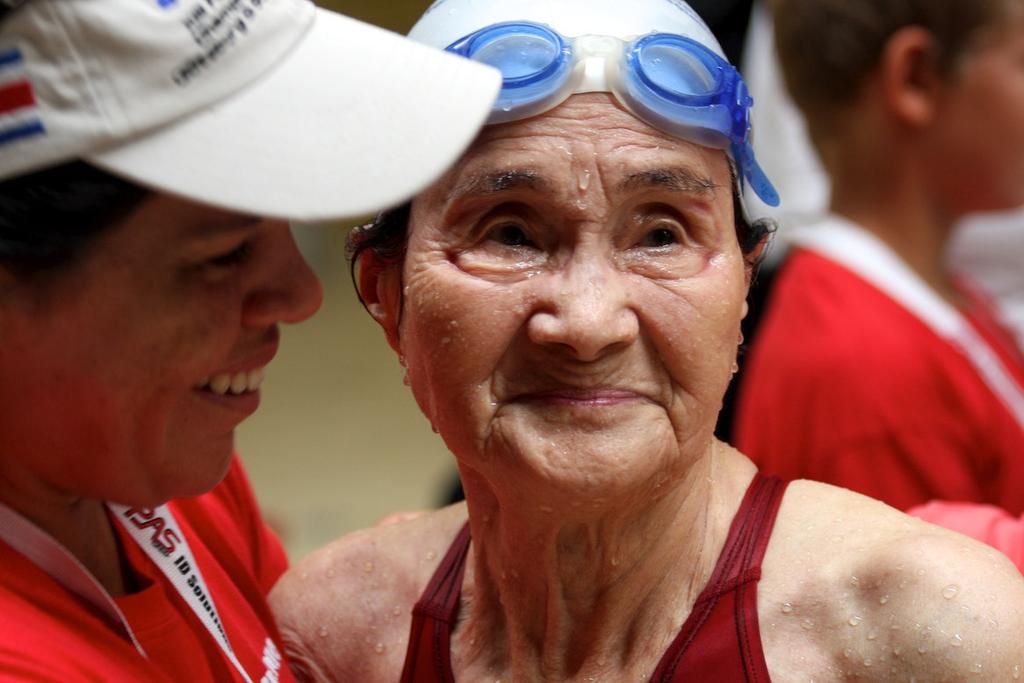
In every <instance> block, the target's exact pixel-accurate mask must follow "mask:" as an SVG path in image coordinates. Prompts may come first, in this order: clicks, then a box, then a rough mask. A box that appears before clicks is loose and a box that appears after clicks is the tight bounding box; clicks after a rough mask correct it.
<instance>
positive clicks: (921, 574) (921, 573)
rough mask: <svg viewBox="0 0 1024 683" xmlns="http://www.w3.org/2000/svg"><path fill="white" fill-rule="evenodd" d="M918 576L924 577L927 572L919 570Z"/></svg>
mask: <svg viewBox="0 0 1024 683" xmlns="http://www.w3.org/2000/svg"><path fill="white" fill-rule="evenodd" d="M917 575H918V576H924V575H925V571H924V570H923V569H918V570H917Z"/></svg>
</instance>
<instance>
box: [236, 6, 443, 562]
mask: <svg viewBox="0 0 1024 683" xmlns="http://www.w3.org/2000/svg"><path fill="white" fill-rule="evenodd" d="M319 4H321V5H323V6H325V7H329V8H330V9H333V10H336V11H340V12H343V13H345V14H348V15H349V16H352V17H356V18H358V19H363V20H365V21H369V22H372V23H375V24H378V25H380V26H384V27H386V28H389V29H391V30H395V31H399V32H402V33H404V32H405V31H407V30H408V28H409V27H410V26H411V25H412V23H413V22H414V21H415V19H416V17H418V16H419V14H420V13H422V12H423V10H425V9H426V7H427V5H428V4H429V3H428V2H427V1H426V0H418V1H415V2H413V1H402V0H375V1H373V2H370V1H359V2H357V1H355V0H352V1H340V0H335V1H334V2H326V1H324V2H321V3H319ZM353 66H354V67H356V68H358V65H353ZM348 227H349V226H340V225H339V226H329V227H323V226H317V227H313V226H296V228H295V234H296V237H297V238H298V240H299V242H300V245H301V246H302V248H303V250H304V252H305V253H306V254H307V257H308V258H309V260H310V262H311V263H312V264H313V266H314V268H315V269H316V270H317V272H318V274H319V275H320V277H321V279H322V281H323V284H324V305H323V308H321V310H320V312H319V313H317V314H316V315H315V316H314V317H313V318H312V319H310V320H309V321H307V322H305V323H303V324H301V325H298V326H288V327H285V328H283V329H282V333H283V334H282V343H281V350H280V353H279V354H278V357H277V358H276V359H275V361H274V362H273V363H272V364H271V366H270V368H269V372H268V377H267V380H266V382H265V384H264V390H263V404H262V407H261V408H260V410H259V412H257V413H256V415H254V416H253V417H252V418H250V419H249V420H247V421H246V422H245V423H244V424H243V425H242V426H241V428H240V429H239V432H238V439H237V445H238V449H239V452H240V453H241V454H242V458H243V459H244V461H245V463H246V466H247V468H248V470H249V475H250V477H251V478H252V482H253V486H254V488H255V489H256V494H257V496H258V497H259V499H260V501H261V503H262V505H263V509H264V513H265V514H266V515H267V518H268V519H269V520H270V521H271V523H272V524H273V525H274V526H275V527H276V528H277V529H278V530H279V532H280V533H281V535H282V538H283V539H284V540H285V544H286V546H287V548H288V551H289V553H290V554H291V556H292V559H293V560H294V559H297V558H298V557H300V556H302V555H303V554H305V553H307V552H309V551H310V550H312V549H314V548H317V547H319V546H321V545H323V544H325V543H327V542H328V541H329V540H331V539H333V538H335V537H337V536H339V535H341V534H343V533H346V532H349V531H352V530H354V529H358V528H361V527H364V526H368V525H370V524H372V523H373V522H374V521H376V520H377V519H379V518H380V517H382V516H384V515H386V514H388V513H390V512H393V511H395V510H401V509H405V510H408V509H419V508H425V507H433V506H436V505H437V504H438V501H439V500H440V498H441V496H442V493H441V492H442V491H443V490H445V489H446V488H447V487H448V486H449V484H450V480H451V478H452V477H453V476H454V467H453V465H452V464H451V462H452V461H451V456H450V455H449V454H448V452H447V450H446V449H445V447H444V444H443V443H442V442H441V441H440V439H438V437H437V436H436V435H435V434H433V432H432V431H431V429H430V425H429V424H428V422H427V420H426V419H425V418H424V417H423V416H422V414H421V413H420V412H419V409H418V408H417V407H416V404H415V402H414V401H413V399H412V395H411V393H410V391H409V389H408V388H407V387H406V386H404V385H403V384H402V372H401V368H400V367H399V365H398V362H397V359H396V358H395V355H394V353H393V352H392V351H391V350H390V348H388V346H387V344H386V343H385V342H384V337H383V335H382V334H381V332H380V330H379V328H378V327H377V325H376V323H374V322H373V320H372V319H371V318H370V317H369V315H367V314H366V313H365V312H364V311H363V309H362V306H361V305H360V304H359V302H358V300H357V299H356V296H355V293H354V291H353V288H352V285H351V282H350V279H349V274H348V267H347V264H346V262H345V253H344V237H345V234H346V232H347V231H348Z"/></svg>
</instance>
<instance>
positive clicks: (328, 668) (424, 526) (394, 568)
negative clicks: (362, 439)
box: [270, 505, 466, 683]
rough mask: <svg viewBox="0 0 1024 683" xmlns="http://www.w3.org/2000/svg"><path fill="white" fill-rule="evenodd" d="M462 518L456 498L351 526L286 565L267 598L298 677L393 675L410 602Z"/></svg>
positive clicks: (381, 678)
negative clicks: (395, 519) (391, 520)
mask: <svg viewBox="0 0 1024 683" xmlns="http://www.w3.org/2000/svg"><path fill="white" fill-rule="evenodd" d="M465 519H466V512H465V507H464V506H463V505H455V506H452V507H450V508H446V509H444V510H440V511H438V512H432V513H429V514H427V515H424V516H423V517H419V518H416V519H412V520H409V521H405V522H399V523H397V524H391V525H388V526H382V527H374V528H370V529H364V530H361V531H356V532H353V533H351V534H347V535H345V536H342V537H341V538H339V539H337V540H336V541H334V542H332V543H331V544H329V545H327V546H325V547H324V548H322V549H320V550H318V551H316V552H313V553H311V554H310V555H308V556H307V557H305V558H304V559H303V560H301V561H300V562H299V563H297V564H296V565H295V566H294V567H293V568H292V569H290V570H289V571H288V572H287V573H286V574H285V575H284V577H282V579H281V580H280V581H279V582H278V584H277V585H276V586H275V587H274V590H273V591H272V592H271V594H270V604H271V607H272V608H273V610H274V613H275V615H276V617H277V619H278V623H279V625H280V627H281V635H282V637H283V639H284V641H285V646H286V649H287V651H288V654H289V656H290V658H291V660H292V662H293V666H294V668H295V669H297V670H298V673H299V675H300V678H304V679H306V680H314V681H353V680H359V681H366V682H367V683H372V682H373V681H378V680H379V681H389V682H390V681H394V680H397V679H398V676H399V672H400V671H401V666H402V662H403V660H404V658H405V649H406V645H407V643H408V637H409V627H410V624H411V620H412V618H411V613H412V607H413V605H414V604H415V603H416V601H417V600H419V598H420V595H421V594H422V592H423V590H424V588H425V587H426V585H427V583H428V582H429V580H430V577H431V576H432V575H433V572H434V570H435V569H436V568H437V566H438V564H439V563H440V561H441V558H442V557H444V554H445V553H446V552H447V550H448V546H449V545H450V543H451V542H452V540H453V539H454V538H455V535H456V534H457V533H458V531H459V529H460V528H461V527H462V525H463V523H464V522H465Z"/></svg>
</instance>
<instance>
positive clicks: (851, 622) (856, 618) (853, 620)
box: [846, 614, 864, 626]
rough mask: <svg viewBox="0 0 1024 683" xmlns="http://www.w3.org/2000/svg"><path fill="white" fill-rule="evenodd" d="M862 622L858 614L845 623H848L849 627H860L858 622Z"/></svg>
mask: <svg viewBox="0 0 1024 683" xmlns="http://www.w3.org/2000/svg"><path fill="white" fill-rule="evenodd" d="M862 621H864V619H863V617H861V616H860V615H858V614H854V615H853V616H852V617H850V620H849V621H847V622H846V623H848V624H849V625H850V626H860V622H862Z"/></svg>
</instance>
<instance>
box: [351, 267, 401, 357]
mask: <svg viewBox="0 0 1024 683" xmlns="http://www.w3.org/2000/svg"><path fill="white" fill-rule="evenodd" d="M357 283H358V287H359V296H360V297H362V300H363V303H364V304H365V305H366V310H367V311H369V313H370V315H372V316H373V319H374V320H376V321H377V322H378V323H379V324H380V326H381V327H383V328H384V334H385V335H386V336H387V339H388V344H390V345H391V348H392V349H394V350H395V352H396V353H401V348H400V343H399V339H398V324H399V322H400V320H401V312H402V265H401V263H394V262H390V261H386V260H384V259H382V258H380V257H379V256H378V255H377V254H376V253H374V251H373V250H372V249H367V250H365V251H363V252H362V253H361V254H359V270H358V279H357Z"/></svg>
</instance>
